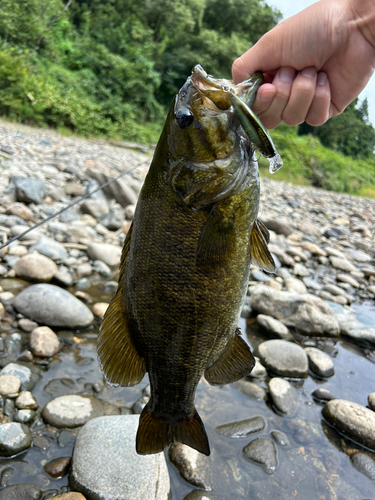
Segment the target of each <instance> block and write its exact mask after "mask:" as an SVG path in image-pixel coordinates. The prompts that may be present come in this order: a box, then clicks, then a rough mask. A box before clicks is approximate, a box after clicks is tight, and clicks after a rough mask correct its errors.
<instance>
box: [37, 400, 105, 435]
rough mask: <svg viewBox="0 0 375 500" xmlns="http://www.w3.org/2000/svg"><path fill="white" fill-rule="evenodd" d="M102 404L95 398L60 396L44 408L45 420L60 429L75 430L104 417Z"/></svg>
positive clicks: (43, 415)
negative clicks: (96, 418) (92, 420)
mask: <svg viewBox="0 0 375 500" xmlns="http://www.w3.org/2000/svg"><path fill="white" fill-rule="evenodd" d="M103 413H104V409H103V405H102V403H101V402H100V401H99V400H98V399H96V398H94V397H91V398H86V397H82V396H76V395H73V394H72V395H66V396H59V397H57V398H55V399H52V401H50V402H49V403H47V404H46V406H45V407H44V408H43V411H42V417H43V420H44V421H45V422H46V423H48V424H50V425H53V426H55V427H57V428H58V429H61V428H64V427H68V428H74V427H78V426H80V425H83V424H85V423H86V422H88V421H89V420H91V419H92V418H95V417H99V416H101V415H103Z"/></svg>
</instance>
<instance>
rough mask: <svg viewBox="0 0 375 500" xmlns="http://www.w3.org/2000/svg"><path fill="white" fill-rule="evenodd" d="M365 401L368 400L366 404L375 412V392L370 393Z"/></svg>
mask: <svg viewBox="0 0 375 500" xmlns="http://www.w3.org/2000/svg"><path fill="white" fill-rule="evenodd" d="M367 400H368V404H369V406H370V408H371V410H374V411H375V392H372V393H371V394H369V396H368V398H367Z"/></svg>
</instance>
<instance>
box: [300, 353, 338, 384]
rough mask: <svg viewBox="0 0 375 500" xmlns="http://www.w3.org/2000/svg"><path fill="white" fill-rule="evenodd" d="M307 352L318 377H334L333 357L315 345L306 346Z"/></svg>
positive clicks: (312, 369)
mask: <svg viewBox="0 0 375 500" xmlns="http://www.w3.org/2000/svg"><path fill="white" fill-rule="evenodd" d="M305 353H306V354H307V357H308V358H309V367H310V370H311V371H312V372H313V373H314V374H315V375H318V377H323V378H326V377H332V375H334V373H335V367H334V364H333V361H332V359H331V358H330V357H329V356H328V354H326V353H325V352H323V351H321V350H320V349H317V348H315V347H306V348H305Z"/></svg>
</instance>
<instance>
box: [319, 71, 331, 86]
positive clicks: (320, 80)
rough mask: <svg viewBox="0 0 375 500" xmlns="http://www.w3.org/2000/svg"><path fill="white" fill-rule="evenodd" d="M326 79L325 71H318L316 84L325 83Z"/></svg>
mask: <svg viewBox="0 0 375 500" xmlns="http://www.w3.org/2000/svg"><path fill="white" fill-rule="evenodd" d="M327 81H328V76H327V74H326V73H323V72H321V73H318V78H317V80H316V84H317V85H325V84H326V83H327Z"/></svg>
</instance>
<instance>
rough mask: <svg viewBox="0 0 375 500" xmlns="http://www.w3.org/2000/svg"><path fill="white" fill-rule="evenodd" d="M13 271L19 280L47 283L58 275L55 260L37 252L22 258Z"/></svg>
mask: <svg viewBox="0 0 375 500" xmlns="http://www.w3.org/2000/svg"><path fill="white" fill-rule="evenodd" d="M13 269H14V271H15V273H16V276H17V277H18V278H22V279H25V280H30V281H37V282H46V283H48V282H49V281H51V279H52V278H53V277H54V276H55V274H56V273H57V266H56V264H55V263H54V262H53V260H51V259H49V258H48V257H45V256H44V255H40V254H39V253H37V252H33V253H31V254H28V255H25V257H22V258H20V259H19V260H18V261H17V262H16V263H15V265H14V267H13Z"/></svg>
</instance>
